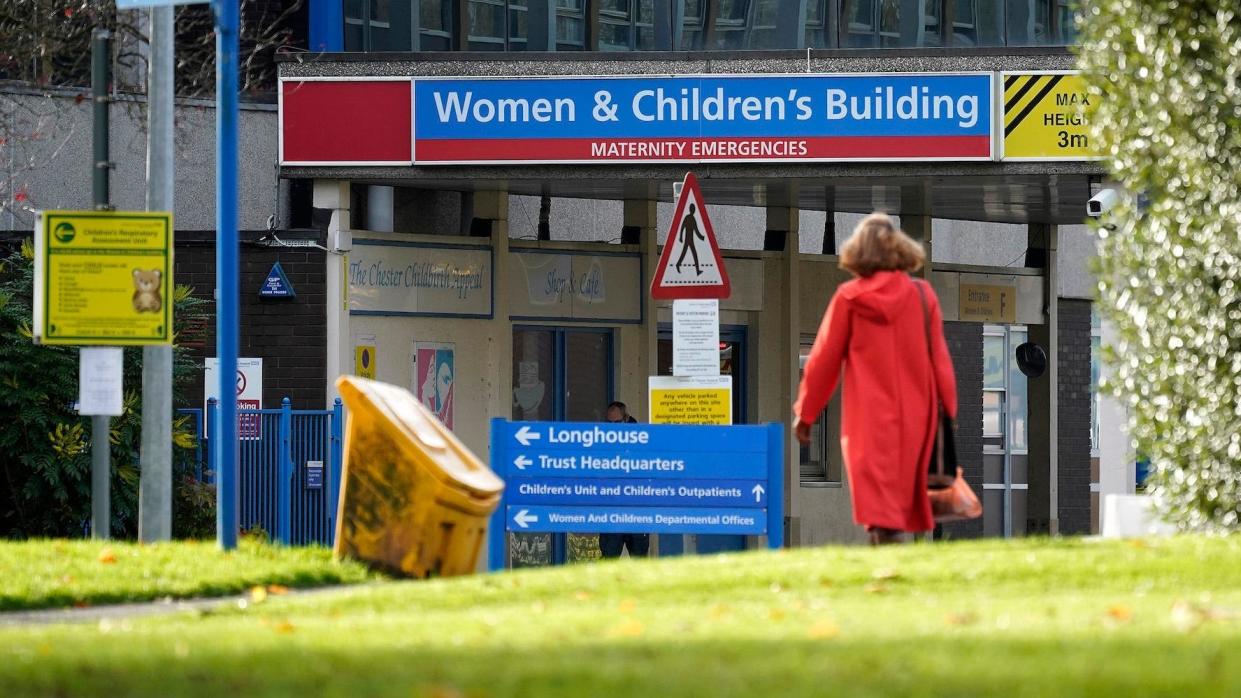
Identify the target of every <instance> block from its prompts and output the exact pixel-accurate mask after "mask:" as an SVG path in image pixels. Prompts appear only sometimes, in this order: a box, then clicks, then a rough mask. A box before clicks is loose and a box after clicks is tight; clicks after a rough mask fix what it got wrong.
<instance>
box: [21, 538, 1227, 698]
mask: <svg viewBox="0 0 1241 698" xmlns="http://www.w3.org/2000/svg"><path fill="white" fill-rule="evenodd" d="M1239 613H1241V537H1236V536H1234V537H1231V538H1199V537H1187V538H1175V539H1159V540H1150V541H1135V542H1098V541H1083V540H1075V539H1067V540H1023V541H1016V542H1005V541H995V540H992V541H982V542H961V543H950V544H935V545H911V546H906V547H903V548H886V549H868V548H822V549H809V550H796V551H784V552H777V553H769V552H756V553H748V554H737V555H726V556H719V557H695V558H685V559H664V560H655V561H641V562H631V561H618V562H607V563H596V564H586V565H577V566H572V567H563V568H557V569H547V570H531V571H521V572H516V573H506V574H499V575H484V576H477V577H470V578H462V579H447V580H436V581H431V582H400V583H391V584H382V585H371V586H366V587H356V588H353V589H344V590H342V591H340V592H339V593H331V594H323V595H315V596H313V597H300V598H298V597H279V598H277V597H268V598H267V600H265V601H264V602H262V603H251V604H249V605H248V606H247V607H246V608H244V609H241V608H236V607H229V608H227V609H225V610H218V611H213V612H198V613H194V614H180V615H177V616H165V617H159V618H144V619H141V620H138V619H135V620H132V621H119V622H118V621H114V620H113V621H102V622H99V623H94V624H90V625H86V626H81V625H79V626H39V627H0V695H2V696H27V695H29V696H47V695H168V696H179V695H202V696H234V695H236V696H242V695H244V696H250V695H272V696H297V695H315V696H318V695H332V696H370V695H391V696H413V697H418V696H427V697H432V696H435V697H439V698H448V697H457V696H462V697H464V696H479V697H482V696H573V697H578V696H637V697H641V698H661V697H663V696H704V697H705V696H711V697H716V696H786V695H799V696H800V695H804V696H837V695H844V696H853V695H856V696H870V695H896V696H931V695H951V696H963V695H969V696H973V695H996V696H1073V695H1077V696H1106V695H1168V696H1195V695H1201V696H1227V695H1241V616H1239V615H1238V614H1239Z"/></svg>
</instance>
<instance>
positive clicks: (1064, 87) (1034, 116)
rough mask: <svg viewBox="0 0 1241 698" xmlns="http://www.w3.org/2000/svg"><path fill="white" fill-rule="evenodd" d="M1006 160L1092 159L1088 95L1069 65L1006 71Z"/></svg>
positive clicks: (1094, 156)
mask: <svg viewBox="0 0 1241 698" xmlns="http://www.w3.org/2000/svg"><path fill="white" fill-rule="evenodd" d="M1003 77H1004V79H1003V85H1004V87H1003V89H1004V95H1003V97H1004V100H1003V104H1004V137H1003V150H1002V151H1001V153H1002V157H1003V159H1005V160H1095V159H1098V158H1099V157H1100V153H1099V151H1098V148H1097V147H1095V146H1094V145H1093V144H1092V143H1091V141H1090V134H1089V131H1090V120H1089V119H1090V113H1091V111H1092V107H1093V105H1092V104H1091V102H1092V101H1094V100H1095V99H1097V98H1096V97H1093V96H1091V95H1090V94H1088V93H1087V92H1086V84H1085V82H1084V81H1083V80H1082V76H1081V75H1079V74H1078V73H1075V72H1071V71H1058V72H1056V71H1051V72H1039V73H1004V76H1003Z"/></svg>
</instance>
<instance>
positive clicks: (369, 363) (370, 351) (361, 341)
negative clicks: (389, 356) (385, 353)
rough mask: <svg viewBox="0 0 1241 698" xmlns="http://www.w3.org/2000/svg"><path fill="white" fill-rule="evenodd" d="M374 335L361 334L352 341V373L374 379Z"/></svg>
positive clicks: (375, 347)
mask: <svg viewBox="0 0 1241 698" xmlns="http://www.w3.org/2000/svg"><path fill="white" fill-rule="evenodd" d="M377 348H378V347H377V346H376V344H375V335H362V336H359V337H358V338H357V339H355V340H354V342H353V375H355V376H358V377H359V378H369V379H371V380H375V354H376V349H377Z"/></svg>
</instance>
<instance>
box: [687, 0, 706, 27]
mask: <svg viewBox="0 0 1241 698" xmlns="http://www.w3.org/2000/svg"><path fill="white" fill-rule="evenodd" d="M702 3H703V0H685V23H686V24H702Z"/></svg>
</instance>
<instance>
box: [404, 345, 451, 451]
mask: <svg viewBox="0 0 1241 698" xmlns="http://www.w3.org/2000/svg"><path fill="white" fill-rule="evenodd" d="M454 346H455V345H453V344H451V343H448V344H445V343H442V342H414V370H413V374H412V375H413V377H414V386H413V388H414V389H413V393H414V395H415V396H416V397H417V398H418V401H419V402H421V403H422V404H423V405H424V406H425V407H426V408H427V409H428V410H431V411H432V412H434V413H435V416H436V417H438V418H439V420H440V421H441V422H443V424H444V426H446V427H448V428H449V429H452V428H453V424H452V403H453V383H455V382H456V373H455V366H454V364H453V354H454V353H455V352H454Z"/></svg>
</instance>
